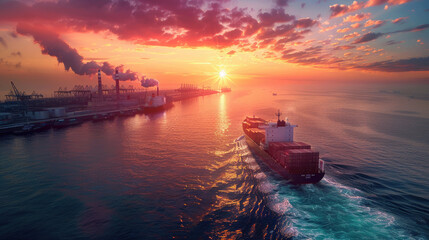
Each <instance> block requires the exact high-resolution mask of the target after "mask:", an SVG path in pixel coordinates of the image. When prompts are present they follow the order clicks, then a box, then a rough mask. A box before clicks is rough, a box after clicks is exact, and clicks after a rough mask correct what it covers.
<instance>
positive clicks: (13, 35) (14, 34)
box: [9, 32, 18, 38]
mask: <svg viewBox="0 0 429 240" xmlns="http://www.w3.org/2000/svg"><path fill="white" fill-rule="evenodd" d="M9 36H11V37H13V38H17V37H18V35H17V34H16V32H9Z"/></svg>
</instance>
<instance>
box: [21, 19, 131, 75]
mask: <svg viewBox="0 0 429 240" xmlns="http://www.w3.org/2000/svg"><path fill="white" fill-rule="evenodd" d="M16 31H17V32H18V33H20V34H22V35H27V36H32V37H33V39H34V42H36V43H38V44H39V45H40V46H41V47H42V53H43V54H47V55H49V56H53V57H56V58H57V61H58V62H59V63H62V64H64V68H65V69H66V70H67V71H68V70H70V69H71V70H72V71H73V72H74V73H76V74H78V75H92V74H95V73H97V71H98V69H100V70H101V71H102V72H104V73H105V74H106V75H108V76H112V78H113V79H114V73H115V67H114V66H113V65H111V64H110V63H108V62H103V63H102V64H98V63H97V62H95V61H90V62H87V63H84V62H83V57H82V56H81V55H79V53H78V52H77V50H76V49H74V48H71V47H70V46H69V45H68V44H67V43H66V42H64V41H63V40H61V39H60V38H59V36H58V34H56V33H54V32H53V31H49V30H47V29H43V28H38V27H36V26H32V25H24V24H18V26H17V27H16ZM117 69H118V70H119V74H118V75H119V80H137V79H138V75H137V73H136V72H133V71H131V70H129V69H128V70H126V71H125V70H124V67H123V65H121V66H119V67H117Z"/></svg>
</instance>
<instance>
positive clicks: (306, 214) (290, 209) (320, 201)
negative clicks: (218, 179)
mask: <svg viewBox="0 0 429 240" xmlns="http://www.w3.org/2000/svg"><path fill="white" fill-rule="evenodd" d="M235 143H236V147H235V151H236V153H237V155H238V156H239V157H240V158H241V159H242V161H243V162H244V163H245V164H246V165H247V167H248V168H249V169H250V170H251V171H250V172H251V174H252V175H253V177H254V178H255V179H256V183H257V185H258V186H257V189H258V191H259V193H261V194H263V195H264V197H265V199H266V204H267V206H268V207H269V209H270V210H271V211H272V212H274V213H275V214H277V215H278V216H280V218H279V222H278V223H277V224H278V225H279V226H278V228H280V229H281V234H282V235H283V236H284V237H286V238H289V237H293V238H294V239H355V238H356V239H358V238H360V239H424V238H423V237H418V236H413V235H411V234H410V233H409V232H408V231H407V229H404V228H402V227H401V221H400V220H398V219H396V218H395V217H394V216H393V215H392V214H389V213H387V212H384V211H381V210H379V209H376V208H374V207H370V205H371V202H370V200H369V199H368V198H366V197H365V193H364V192H362V191H360V190H359V189H356V188H353V187H349V186H346V185H344V184H342V183H340V182H338V181H337V180H336V179H334V178H333V177H331V176H329V173H327V175H326V176H325V178H324V179H323V180H322V181H321V182H320V183H318V184H309V185H299V186H297V185H288V184H287V183H286V181H285V180H282V179H281V178H279V177H278V176H276V175H275V174H274V173H273V172H271V171H264V170H263V169H265V168H266V167H265V166H259V165H258V162H257V161H256V160H255V158H254V157H253V155H252V153H251V152H250V150H249V149H248V146H247V144H246V142H245V141H244V139H243V138H237V139H236V141H235Z"/></svg>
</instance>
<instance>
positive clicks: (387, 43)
mask: <svg viewBox="0 0 429 240" xmlns="http://www.w3.org/2000/svg"><path fill="white" fill-rule="evenodd" d="M404 42H405V41H395V40H389V41H387V42H386V45H395V44H400V43H404Z"/></svg>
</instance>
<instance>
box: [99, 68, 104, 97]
mask: <svg viewBox="0 0 429 240" xmlns="http://www.w3.org/2000/svg"><path fill="white" fill-rule="evenodd" d="M98 96H100V97H101V96H103V87H102V86H101V72H100V69H98Z"/></svg>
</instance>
